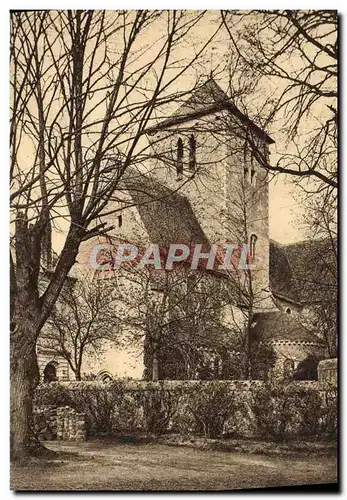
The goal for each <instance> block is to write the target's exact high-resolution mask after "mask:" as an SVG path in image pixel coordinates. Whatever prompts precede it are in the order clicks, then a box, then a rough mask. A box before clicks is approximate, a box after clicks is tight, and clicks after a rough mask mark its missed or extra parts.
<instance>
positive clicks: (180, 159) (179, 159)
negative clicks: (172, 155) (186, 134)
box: [176, 138, 183, 181]
mask: <svg viewBox="0 0 347 500" xmlns="http://www.w3.org/2000/svg"><path fill="white" fill-rule="evenodd" d="M176 174H177V180H178V181H180V180H182V177H183V141H182V139H181V138H179V139H178V141H177V164H176Z"/></svg>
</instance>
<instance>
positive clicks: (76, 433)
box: [33, 406, 86, 441]
mask: <svg viewBox="0 0 347 500" xmlns="http://www.w3.org/2000/svg"><path fill="white" fill-rule="evenodd" d="M33 415H34V428H35V430H36V433H37V436H38V438H39V439H40V440H41V441H44V440H47V441H50V440H56V439H57V440H64V441H85V440H86V425H85V415H84V413H77V412H76V411H75V410H74V409H73V408H70V407H69V406H65V407H60V408H56V407H54V406H44V407H39V408H34V414H33Z"/></svg>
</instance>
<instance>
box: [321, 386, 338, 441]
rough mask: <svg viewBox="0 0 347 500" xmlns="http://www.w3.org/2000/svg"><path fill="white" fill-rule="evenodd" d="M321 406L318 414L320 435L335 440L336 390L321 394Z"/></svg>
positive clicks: (336, 416) (336, 424)
mask: <svg viewBox="0 0 347 500" xmlns="http://www.w3.org/2000/svg"><path fill="white" fill-rule="evenodd" d="M322 399H323V404H322V407H321V409H320V414H319V430H320V432H321V433H322V434H325V435H326V436H328V437H330V438H332V439H335V438H336V435H337V426H338V423H337V418H338V415H337V413H338V404H337V403H338V400H337V389H336V388H331V389H327V390H325V391H324V392H323V398H322Z"/></svg>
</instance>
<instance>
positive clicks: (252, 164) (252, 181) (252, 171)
mask: <svg viewBox="0 0 347 500" xmlns="http://www.w3.org/2000/svg"><path fill="white" fill-rule="evenodd" d="M254 182H255V168H254V156H253V153H251V184H254Z"/></svg>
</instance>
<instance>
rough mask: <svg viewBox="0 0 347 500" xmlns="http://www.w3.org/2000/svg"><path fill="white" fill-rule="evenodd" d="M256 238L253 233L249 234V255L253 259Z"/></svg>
mask: <svg viewBox="0 0 347 500" xmlns="http://www.w3.org/2000/svg"><path fill="white" fill-rule="evenodd" d="M257 240H258V237H257V235H255V234H252V235H251V238H250V242H249V243H250V245H249V246H250V256H251V257H252V259H254V257H255V245H256V243H257Z"/></svg>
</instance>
